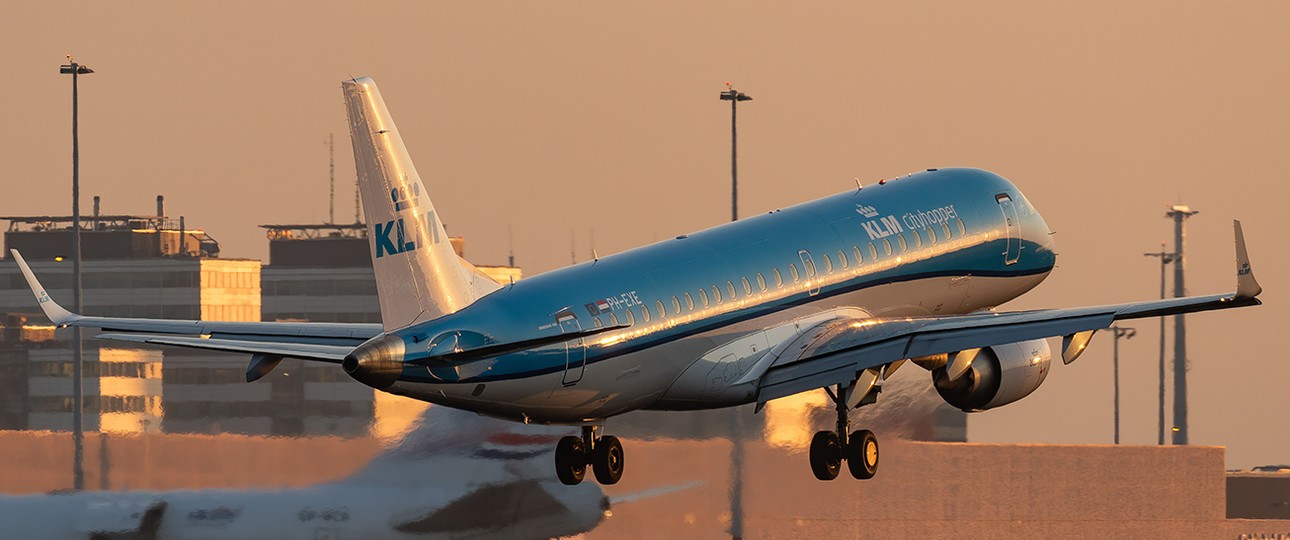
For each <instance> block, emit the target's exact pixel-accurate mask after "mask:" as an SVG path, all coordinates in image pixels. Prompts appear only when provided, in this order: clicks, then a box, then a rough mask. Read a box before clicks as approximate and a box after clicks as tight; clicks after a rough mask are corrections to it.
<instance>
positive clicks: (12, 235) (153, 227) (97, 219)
mask: <svg viewBox="0 0 1290 540" xmlns="http://www.w3.org/2000/svg"><path fill="white" fill-rule="evenodd" d="M0 220H7V221H9V228H8V230H6V231H5V234H4V243H5V248H6V249H5V252H4V256H5V257H6V258H7V257H8V254H9V250H10V249H17V250H18V251H20V252H22V254H23V257H24V258H26V259H27V260H28V261H32V262H36V261H50V260H60V261H61V260H63V259H65V258H69V257H70V256H71V249H72V216H0ZM81 246H82V247H81V249H82V250H83V252H84V256H85V260H87V261H90V260H104V259H144V258H157V257H218V256H219V251H220V248H219V242H217V241H216V240H215V239H214V238H212V237H211V236H210V235H209V234H206V231H203V230H201V229H188V228H187V227H186V226H185V223H184V218H183V217H180V218H179V220H178V221H176V220H174V219H171V218H169V217H166V215H165V206H164V198H163V197H162V196H161V195H158V196H157V214H156V215H151V216H150V215H133V214H111V215H104V214H100V213H99V198H98V197H94V214H93V215H91V216H81Z"/></svg>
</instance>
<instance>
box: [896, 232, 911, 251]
mask: <svg viewBox="0 0 1290 540" xmlns="http://www.w3.org/2000/svg"><path fill="white" fill-rule="evenodd" d="M896 242H898V243H899V244H900V252H901V253H904V252H906V251H909V244H907V243H905V235H903V234H898V235H896Z"/></svg>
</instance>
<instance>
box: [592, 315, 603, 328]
mask: <svg viewBox="0 0 1290 540" xmlns="http://www.w3.org/2000/svg"><path fill="white" fill-rule="evenodd" d="M592 320H593V321H595V322H596V328H604V327H605V325H604V324H603V323H601V322H600V317H596V318H594V319H592Z"/></svg>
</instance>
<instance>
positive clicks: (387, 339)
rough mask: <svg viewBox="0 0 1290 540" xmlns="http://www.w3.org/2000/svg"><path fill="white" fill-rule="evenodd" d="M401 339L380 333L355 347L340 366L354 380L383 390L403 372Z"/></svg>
mask: <svg viewBox="0 0 1290 540" xmlns="http://www.w3.org/2000/svg"><path fill="white" fill-rule="evenodd" d="M403 352H404V346H403V339H402V338H400V337H398V336H390V335H380V336H376V337H374V338H372V339H369V340H367V342H365V343H363V344H362V345H359V346H358V347H355V348H354V350H353V351H350V353H349V354H348V355H346V356H345V360H344V361H343V362H341V364H340V366H341V368H343V369H344V370H345V373H348V374H349V376H350V377H353V378H354V380H356V381H358V382H361V383H363V384H366V385H368V386H370V387H372V388H376V389H378V390H383V389H385V388H389V387H390V385H392V384H394V381H397V380H399V375H401V374H402V373H403Z"/></svg>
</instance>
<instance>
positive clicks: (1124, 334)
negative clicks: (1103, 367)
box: [1111, 326, 1138, 444]
mask: <svg viewBox="0 0 1290 540" xmlns="http://www.w3.org/2000/svg"><path fill="white" fill-rule="evenodd" d="M1111 330H1112V331H1113V332H1114V335H1115V347H1113V348H1112V350H1113V351H1115V352H1114V353H1113V354H1112V357H1111V358H1112V360H1111V365H1112V366H1114V370H1115V444H1120V338H1124V339H1133V336H1136V335H1138V331H1137V330H1134V329H1132V328H1121V327H1119V326H1112V327H1111Z"/></svg>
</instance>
